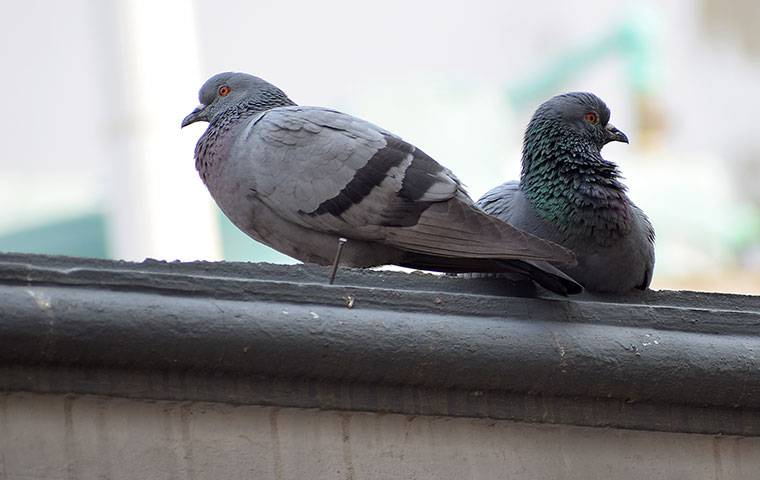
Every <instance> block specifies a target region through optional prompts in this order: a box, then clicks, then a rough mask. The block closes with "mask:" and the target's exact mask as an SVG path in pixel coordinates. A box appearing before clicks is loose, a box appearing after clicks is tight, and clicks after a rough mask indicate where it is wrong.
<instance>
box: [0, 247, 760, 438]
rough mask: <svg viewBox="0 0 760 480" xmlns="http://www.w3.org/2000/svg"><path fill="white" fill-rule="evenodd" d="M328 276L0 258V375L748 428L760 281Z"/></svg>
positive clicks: (40, 385) (125, 387)
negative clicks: (726, 286) (543, 293)
mask: <svg viewBox="0 0 760 480" xmlns="http://www.w3.org/2000/svg"><path fill="white" fill-rule="evenodd" d="M252 278H256V279H255V280H253V279H252ZM325 279H326V269H321V268H317V267H306V266H292V267H281V266H261V265H240V264H213V263H196V264H179V263H159V262H149V263H147V264H146V263H143V264H132V263H125V262H107V261H92V260H83V259H65V258H58V257H56V258H51V257H43V256H20V255H6V256H0V298H2V302H0V390H4V391H16V390H28V391H37V392H56V393H82V394H84V393H94V394H105V395H119V396H129V397H138V398H156V399H159V398H166V399H175V400H209V401H222V402H232V403H253V404H267V405H283V406H301V407H318V408H337V409H357V410H371V411H388V412H399V413H409V414H439V415H457V416H473V417H490V418H506V419H512V420H520V421H530V422H550V423H570V424H578V425H590V426H615V427H623V428H638V429H652V430H666V431H684V432H701V433H724V434H741V435H760V415H758V413H760V412H758V409H760V359H758V358H757V356H758V352H760V335H758V325H759V324H760V300H759V299H758V298H757V297H748V296H731V295H714V296H713V295H703V294H694V293H678V292H669V293H662V292H660V293H658V292H648V293H644V294H637V295H635V296H631V297H628V298H627V299H621V298H613V297H606V298H591V297H582V298H581V299H580V300H575V299H560V298H557V297H551V298H519V297H509V296H493V295H483V294H479V293H477V292H487V293H493V292H494V291H498V290H499V289H502V290H504V288H510V287H504V285H503V284H502V283H501V282H499V281H485V280H471V279H461V278H446V277H439V276H430V275H418V274H398V273H386V272H364V271H359V272H350V271H349V272H341V273H340V274H339V277H338V279H339V280H340V281H342V282H343V283H344V284H346V283H350V284H351V285H352V286H346V285H342V286H341V285H336V286H329V285H326V284H325ZM316 282H321V283H316ZM513 287H514V286H512V288H513ZM468 290H469V293H465V292H468ZM623 300H628V302H631V303H622V301H623ZM349 303H351V304H352V306H353V308H348V306H347V305H348V304H349ZM689 305H693V306H691V307H690V306H689Z"/></svg>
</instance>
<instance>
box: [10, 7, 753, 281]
mask: <svg viewBox="0 0 760 480" xmlns="http://www.w3.org/2000/svg"><path fill="white" fill-rule="evenodd" d="M0 4H1V5H2V11H3V13H4V18H5V19H6V20H5V22H4V28H3V29H0V60H1V61H2V65H3V69H4V74H3V75H2V76H1V77H0V91H2V92H3V105H4V108H3V111H4V112H5V114H4V115H2V118H0V131H1V132H2V137H1V138H2V149H3V154H2V156H0V162H2V175H0V251H20V252H39V253H54V254H66V255H80V256H92V257H104V258H118V259H129V260H142V259H143V258H146V257H150V258H158V259H166V260H174V259H182V260H194V259H206V260H214V259H222V258H224V259H228V260H256V261H271V262H293V260H292V259H289V258H287V257H285V256H282V255H280V254H278V253H276V252H273V251H272V250H270V249H268V248H266V247H264V246H263V245H259V244H256V243H255V242H253V241H252V240H249V239H248V238H247V237H245V236H244V235H243V234H241V233H239V232H238V231H237V230H236V229H235V228H234V227H233V226H231V224H230V223H229V222H228V221H227V220H226V219H225V218H224V217H223V216H222V215H221V214H220V213H219V211H218V209H217V208H216V206H215V205H214V204H213V203H212V201H211V199H210V196H209V194H208V193H207V192H206V190H205V188H204V187H203V185H202V183H201V181H200V179H199V178H198V175H197V173H196V172H195V168H194V162H193V148H194V145H195V141H196V140H197V138H198V137H199V136H200V134H201V133H202V131H203V129H204V128H205V124H196V125H192V126H191V127H188V128H186V129H184V130H182V131H180V129H179V123H180V120H181V119H182V118H183V117H184V116H185V115H186V114H187V113H189V112H190V111H191V110H192V109H193V108H194V107H195V105H196V104H197V103H198V101H197V91H198V88H199V87H200V85H201V84H202V82H203V81H204V80H205V79H206V78H207V77H208V76H210V75H212V74H214V73H217V72H219V71H225V70H238V71H245V72H249V73H253V74H255V75H258V76H261V77H263V78H265V79H267V80H269V81H271V82H273V83H275V84H276V85H277V86H279V87H280V88H282V89H283V90H284V91H285V92H286V93H288V94H289V96H290V97H291V98H292V99H293V100H295V101H296V102H298V103H301V104H306V105H321V106H330V107H334V108H337V109H340V110H342V111H345V112H348V113H351V114H354V115H358V116H360V117H363V118H365V119H368V120H370V121H372V122H373V123H377V124H379V125H382V126H383V127H385V128H387V129H389V130H391V131H393V132H395V133H397V134H399V135H401V136H402V137H404V138H405V139H407V140H409V141H411V142H413V143H414V144H416V145H417V146H418V147H420V148H422V149H423V150H425V152H427V153H428V154H430V155H431V156H433V157H434V158H435V159H437V160H438V161H439V162H441V163H443V164H444V165H446V166H448V167H449V168H451V169H452V170H454V171H455V172H456V173H457V174H458V175H459V177H460V178H461V179H462V180H463V181H464V182H465V183H466V184H467V186H468V187H469V191H470V193H471V194H472V196H473V197H475V198H478V197H479V196H480V195H481V194H483V193H484V192H485V191H486V190H488V189H489V188H491V187H493V186H495V185H496V184H498V183H501V182H502V181H505V180H508V179H516V178H518V176H519V171H520V165H519V162H520V151H521V143H522V134H523V130H524V128H525V125H526V124H527V121H528V120H529V118H530V116H531V114H532V113H533V111H534V109H535V108H536V107H537V106H538V105H539V104H540V103H541V102H542V101H544V100H545V99H547V98H549V97H550V96H552V95H554V94H557V93H561V92H565V91H570V90H588V91H593V92H595V93H597V94H598V95H599V96H600V97H602V98H603V99H604V100H605V101H606V102H607V104H608V106H610V108H611V110H612V121H613V122H614V124H615V125H616V126H617V127H619V128H620V129H621V130H623V131H624V132H626V133H627V134H628V136H629V137H630V139H631V144H630V145H625V144H611V145H608V146H607V147H605V149H604V151H603V154H604V156H605V158H607V159H609V160H614V161H616V162H617V163H618V164H619V165H620V167H621V169H622V172H623V174H624V176H625V177H626V179H627V180H626V182H627V184H628V185H629V187H630V196H631V197H632V199H633V200H634V201H635V202H636V203H637V204H638V205H639V206H641V207H642V208H643V209H644V210H645V211H646V212H647V213H648V214H649V216H650V218H651V219H652V222H653V224H654V226H655V229H656V231H657V267H656V269H655V276H654V282H653V288H669V289H696V290H714V291H723V292H742V293H756V294H757V293H760V127H759V126H758V120H757V112H760V2H757V1H754V0H735V1H732V2H730V4H728V3H727V2H724V1H721V0H691V1H687V0H672V1H668V2H655V1H635V2H633V1H631V2H628V3H625V2H609V1H607V0H588V1H573V2H564V1H556V2H546V1H534V2H516V1H515V2H511V1H503V0H502V1H496V0H492V1H486V0H470V1H468V2H461V1H456V2H454V1H450V2H447V1H441V0H427V1H417V2H408V1H402V0H385V1H384V2H382V3H377V2H372V3H369V2H356V1H354V0H322V1H319V2H306V1H302V2H298V1H290V2H282V1H268V0H256V1H253V2H252V1H247V0H196V1H194V2H193V1H188V0H166V1H147V0H144V1H143V0H114V1H110V2H103V1H100V0H67V1H66V2H52V1H41V0H36V1H25V2H11V1H9V0H2V1H0Z"/></svg>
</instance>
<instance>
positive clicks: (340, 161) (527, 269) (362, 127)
mask: <svg viewBox="0 0 760 480" xmlns="http://www.w3.org/2000/svg"><path fill="white" fill-rule="evenodd" d="M198 96H199V99H200V102H201V105H200V106H198V107H197V108H196V109H195V110H194V111H193V112H192V113H191V114H190V115H188V116H187V117H185V119H184V120H183V121H182V126H183V127H184V126H187V125H190V124H191V123H194V122H198V121H206V122H208V123H209V126H208V128H207V129H206V132H205V133H204V134H203V135H202V136H201V138H200V139H199V140H198V144H197V146H196V149H195V166H196V168H197V169H198V172H199V173H200V176H201V178H202V179H203V182H204V183H205V184H206V186H207V187H208V189H209V191H210V192H211V195H212V197H214V200H216V202H217V204H218V205H219V207H220V208H221V209H222V211H223V212H224V213H225V214H226V215H227V217H228V218H229V219H230V220H231V221H232V222H233V223H234V224H235V225H236V226H237V227H238V228H240V229H241V230H242V231H243V232H245V233H246V234H248V235H249V236H251V237H253V238H254V239H256V240H258V241H260V242H262V243H264V244H266V245H269V246H271V247H272V248H274V249H276V250H279V251H280V252H282V253H285V254H286V255H290V256H291V257H294V258H297V259H298V260H301V261H304V262H310V263H317V264H320V265H330V264H333V263H334V264H335V265H337V258H338V257H337V256H336V252H340V251H341V250H342V256H341V257H340V258H341V264H342V265H347V266H353V267H372V266H377V265H386V264H396V265H401V266H404V267H410V268H419V269H423V270H434V271H441V272H481V271H482V272H520V273H523V274H525V275H528V276H529V277H530V278H532V279H533V280H535V281H536V282H538V283H539V284H541V285H543V286H545V287H546V288H548V289H550V290H552V291H555V292H558V293H562V294H568V293H578V292H579V291H581V290H582V289H581V288H580V286H579V285H578V284H577V283H576V282H574V281H573V280H572V279H570V278H569V277H568V276H567V275H565V274H563V273H562V272H561V271H560V270H558V269H557V268H555V267H553V266H552V265H550V264H549V263H547V262H557V263H561V264H571V263H573V262H574V261H575V259H574V255H573V254H572V253H571V252H570V251H568V250H566V249H565V248H563V247H560V246H558V245H556V244H554V243H552V242H549V241H546V240H543V239H540V238H537V237H534V236H532V235H530V234H526V233H525V232H522V231H520V230H517V229H515V228H514V227H511V226H509V225H507V224H506V223H503V222H501V221H500V220H497V219H495V218H493V217H491V216H489V215H487V214H485V213H483V212H481V211H480V210H479V209H478V208H477V207H475V205H474V202H473V201H472V200H471V199H470V197H469V196H468V195H467V193H465V191H464V189H463V188H462V185H461V184H460V182H459V180H458V179H457V178H456V177H455V176H454V174H453V173H451V172H450V171H449V170H447V169H446V168H444V167H442V166H441V165H439V164H438V163H437V162H436V161H435V160H433V159H432V158H430V157H429V156H428V155H426V154H425V153H424V152H422V151H421V150H419V149H417V148H415V147H414V146H412V145H410V144H409V143H407V142H405V141H403V140H402V139H400V138H399V137H397V136H395V135H393V134H391V133H389V132H387V131H386V130H383V129H382V128H379V127H377V126H375V125H373V124H371V123H369V122H366V121H364V120H361V119H359V118H356V117H353V116H351V115H346V114H344V113H340V112H336V111H334V110H329V109H326V108H318V107H302V106H297V105H296V104H295V103H294V102H293V101H291V100H290V99H289V98H288V97H287V96H286V95H285V93H283V92H282V91H281V90H280V89H278V88H277V87H275V86H274V85H272V84H270V83H268V82H266V81H264V80H262V79H260V78H257V77H254V76H251V75H247V74H243V73H220V74H217V75H215V76H213V77H211V78H210V79H209V80H207V81H206V83H205V84H204V85H203V86H202V87H201V90H200V92H199V95H198ZM342 239H345V240H343V242H341V243H339V240H342ZM345 241H347V243H345V248H343V243H344V242H345ZM338 245H340V246H341V248H340V249H338ZM339 255H340V254H339Z"/></svg>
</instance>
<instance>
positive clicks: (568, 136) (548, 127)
mask: <svg viewBox="0 0 760 480" xmlns="http://www.w3.org/2000/svg"><path fill="white" fill-rule="evenodd" d="M555 135H561V136H562V137H564V139H565V140H566V141H568V142H572V143H577V142H581V143H586V144H592V145H595V146H596V147H597V149H601V148H602V147H603V146H604V145H606V144H607V143H609V142H624V143H628V137H627V136H626V135H625V134H624V133H623V132H621V131H620V130H618V129H617V128H615V126H614V125H613V124H611V123H610V109H609V108H607V105H605V104H604V102H603V101H602V99H600V98H599V97H597V96H596V95H594V94H593V93H586V92H571V93H565V94H562V95H557V96H556V97H553V98H551V99H549V100H547V101H546V102H544V103H543V104H542V105H541V106H540V107H538V110H536V113H535V114H534V115H533V118H532V119H531V121H530V124H529V125H528V129H527V131H526V142H528V141H530V140H531V137H534V136H541V137H553V136H555Z"/></svg>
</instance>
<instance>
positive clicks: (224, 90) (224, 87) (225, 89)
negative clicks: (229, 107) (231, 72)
mask: <svg viewBox="0 0 760 480" xmlns="http://www.w3.org/2000/svg"><path fill="white" fill-rule="evenodd" d="M230 90H231V89H230V87H228V86H227V85H222V86H221V87H219V96H220V97H226V96H227V94H228V93H230Z"/></svg>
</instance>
